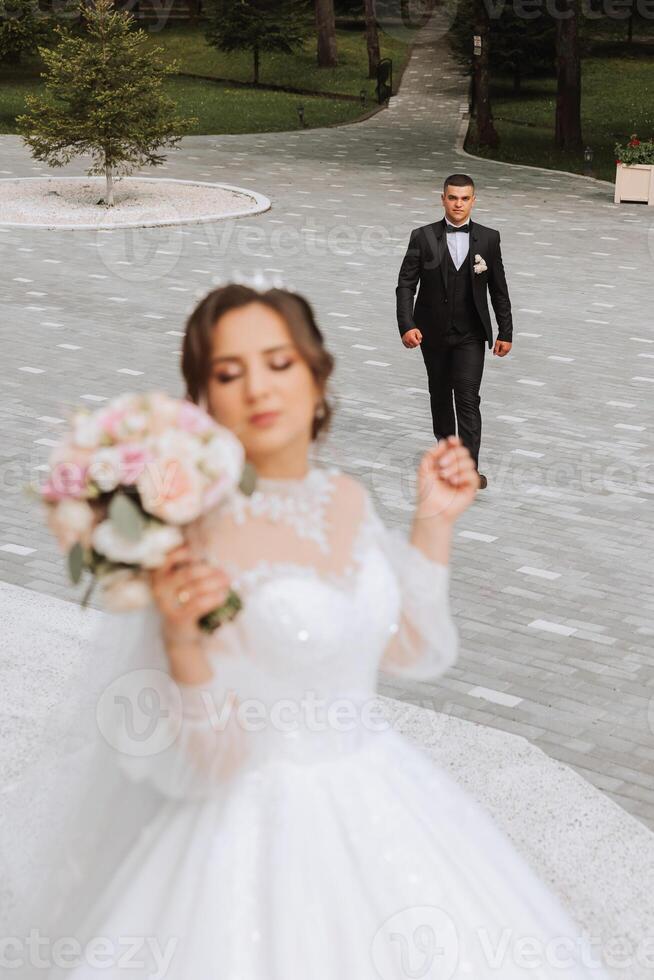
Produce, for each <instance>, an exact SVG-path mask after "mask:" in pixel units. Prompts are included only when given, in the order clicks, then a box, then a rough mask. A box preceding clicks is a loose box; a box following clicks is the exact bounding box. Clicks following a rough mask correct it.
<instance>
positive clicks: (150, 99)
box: [17, 0, 197, 207]
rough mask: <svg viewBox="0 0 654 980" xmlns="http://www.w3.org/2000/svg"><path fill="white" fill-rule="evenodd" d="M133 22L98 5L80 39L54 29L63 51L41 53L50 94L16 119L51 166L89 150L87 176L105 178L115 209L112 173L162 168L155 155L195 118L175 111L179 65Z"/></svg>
mask: <svg viewBox="0 0 654 980" xmlns="http://www.w3.org/2000/svg"><path fill="white" fill-rule="evenodd" d="M134 20H135V19H134V17H133V16H132V15H131V14H130V13H128V12H127V11H117V10H115V9H114V8H113V4H112V0H96V2H95V6H90V7H87V8H86V9H85V12H84V26H85V28H86V30H85V32H84V33H83V34H82V35H73V34H72V33H70V32H69V30H68V29H67V28H63V27H61V26H58V27H56V28H55V32H56V33H57V34H58V36H59V43H58V44H57V46H56V47H55V48H53V49H51V50H49V49H47V48H39V53H40V55H41V57H42V58H43V61H44V63H45V66H46V70H45V71H44V72H43V74H42V77H43V79H44V81H45V94H44V95H43V96H28V97H27V98H26V104H27V112H26V113H25V114H24V115H22V116H19V117H18V119H17V123H18V126H19V132H20V133H21V135H22V136H23V139H24V141H25V143H26V144H27V145H28V146H29V148H30V150H31V152H32V156H33V157H34V158H35V159H36V160H43V161H44V162H45V163H47V164H48V166H51V167H62V166H65V164H67V163H68V162H69V161H70V160H71V159H72V158H73V157H75V156H78V155H79V154H82V153H89V154H90V155H91V157H92V158H93V164H92V166H91V167H90V168H89V169H88V170H87V173H88V174H104V176H105V177H106V195H105V199H104V203H105V204H106V205H107V206H109V207H112V206H113V203H114V185H113V181H114V176H116V175H118V174H129V173H131V172H132V171H133V170H134V169H135V168H136V167H143V166H145V165H146V164H150V165H151V166H158V165H160V164H162V163H163V162H164V161H165V159H166V158H165V156H164V155H163V154H161V153H159V152H157V151H158V150H159V149H160V148H161V147H163V146H175V145H176V144H177V143H178V142H179V140H180V139H181V138H182V136H183V135H184V134H185V133H186V132H187V131H188V129H189V128H190V127H191V126H192V125H193V124H194V123H195V122H196V121H197V120H196V119H194V118H187V119H184V118H182V117H180V116H178V115H177V114H176V105H175V103H174V102H173V100H172V99H170V98H168V96H166V95H165V93H164V91H163V83H164V81H165V79H166V77H167V76H168V75H169V74H171V73H172V72H174V71H175V70H176V69H177V65H176V63H174V62H173V63H170V64H166V63H165V62H164V61H163V58H162V55H163V49H162V48H154V49H153V48H151V47H150V46H149V44H147V39H148V36H147V34H146V32H145V31H142V30H133V29H132V28H133V24H134Z"/></svg>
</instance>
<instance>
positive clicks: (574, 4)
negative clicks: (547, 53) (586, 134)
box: [554, 0, 583, 152]
mask: <svg viewBox="0 0 654 980" xmlns="http://www.w3.org/2000/svg"><path fill="white" fill-rule="evenodd" d="M558 9H559V15H558V17H557V21H556V121H555V127H554V142H555V144H556V146H558V147H560V148H561V149H564V150H573V151H575V152H580V151H581V148H582V146H583V140H582V135H581V53H580V47H579V3H578V0H562V7H559V8H558ZM564 15H565V16H564Z"/></svg>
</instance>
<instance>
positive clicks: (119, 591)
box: [102, 568, 152, 612]
mask: <svg viewBox="0 0 654 980" xmlns="http://www.w3.org/2000/svg"><path fill="white" fill-rule="evenodd" d="M102 597H103V601H104V605H105V607H106V608H107V609H108V610H109V611H110V612H131V611H132V610H133V609H143V608H145V606H148V605H149V604H150V602H151V601H152V592H151V591H150V585H149V582H148V579H147V577H146V576H145V575H139V574H138V573H134V572H130V571H129V570H128V569H124V568H121V569H118V571H116V572H111V573H110V574H109V575H106V576H104V577H103V579H102Z"/></svg>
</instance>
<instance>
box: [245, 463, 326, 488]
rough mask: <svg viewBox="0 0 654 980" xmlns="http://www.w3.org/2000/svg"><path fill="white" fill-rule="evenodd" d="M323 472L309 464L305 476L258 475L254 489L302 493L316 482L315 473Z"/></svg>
mask: <svg viewBox="0 0 654 980" xmlns="http://www.w3.org/2000/svg"><path fill="white" fill-rule="evenodd" d="M322 472H323V470H321V469H320V468H319V467H317V466H309V469H308V471H307V472H306V473H305V474H304V476H257V479H256V483H255V487H254V489H255V492H259V493H286V492H288V493H295V494H297V493H302V492H303V491H304V490H305V488H306V487H309V486H311V485H312V484H313V483H315V482H316V475H315V474H316V473H322Z"/></svg>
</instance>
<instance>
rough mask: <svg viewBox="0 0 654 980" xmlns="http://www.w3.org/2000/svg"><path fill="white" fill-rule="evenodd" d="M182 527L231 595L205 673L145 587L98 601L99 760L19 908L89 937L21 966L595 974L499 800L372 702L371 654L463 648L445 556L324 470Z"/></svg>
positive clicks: (447, 656) (395, 658)
mask: <svg viewBox="0 0 654 980" xmlns="http://www.w3.org/2000/svg"><path fill="white" fill-rule="evenodd" d="M193 544H194V547H195V548H196V549H197V551H198V553H199V554H203V555H204V556H205V557H207V558H210V559H211V560H212V561H214V562H215V563H216V564H217V565H220V566H222V567H224V568H226V569H227V570H228V572H229V573H230V574H231V576H232V583H233V586H234V588H235V589H236V590H237V591H238V592H239V594H240V596H241V598H242V601H243V608H242V610H241V611H240V612H239V613H238V615H237V616H236V618H235V619H234V620H232V621H231V622H229V623H227V624H224V625H223V626H222V627H220V628H219V629H218V630H217V631H216V632H215V633H214V634H213V635H211V636H210V637H207V639H206V640H205V643H206V650H207V653H208V655H209V658H210V662H211V664H212V668H213V671H214V677H213V680H212V681H211V682H210V683H207V684H205V685H200V686H191V685H179V684H175V683H173V682H172V680H171V679H170V677H169V675H168V673H167V671H166V659H165V656H164V654H163V651H162V647H161V641H160V636H159V620H158V616H157V614H156V612H155V611H154V608H153V607H151V608H150V610H148V611H147V612H145V613H143V612H141V613H130V614H123V615H122V616H115V615H114V616H113V617H108V618H110V619H113V621H114V624H115V622H116V621H118V620H120V621H121V622H122V627H121V629H122V632H121V631H120V629H118V628H117V627H116V626H115V625H114V626H112V627H111V628H110V629H108V631H107V630H105V631H104V632H103V637H104V643H105V650H104V654H103V656H104V657H105V658H107V662H109V661H111V660H112V658H113V659H114V660H115V662H116V663H117V664H121V666H120V667H119V669H118V671H114V676H113V686H110V687H107V685H106V684H104V694H103V695H102V698H101V699H100V703H99V705H98V707H97V710H96V717H97V722H98V724H99V728H100V731H101V733H102V736H103V739H102V740H103V741H104V748H103V751H104V755H103V757H102V758H103V761H102V764H101V774H100V773H98V771H97V769H98V766H99V765H100V763H99V762H98V761H97V757H96V758H95V761H93V757H91V759H90V760H89V761H88V766H89V768H88V772H90V773H92V775H93V779H94V780H95V781H96V783H95V792H93V793H91V794H90V796H91V800H90V802H89V800H88V799H87V801H86V803H83V804H75V807H74V808H73V807H72V806H71V812H72V810H73V809H74V810H75V814H76V815H77V820H78V828H77V830H76V831H75V832H73V831H71V830H70V822H69V819H62V820H61V822H60V823H61V826H60V828H59V830H58V834H59V839H60V841H61V844H60V846H59V847H58V848H55V850H57V851H58V853H57V854H56V855H55V856H54V857H53V856H52V849H53V842H54V841H55V840H56V839H57V837H56V835H55V834H53V835H52V837H51V840H50V852H49V853H50V857H49V859H48V862H46V863H49V865H50V866H51V872H52V873H51V879H52V885H51V886H50V887H48V886H47V885H46V884H45V883H44V887H43V889H41V890H40V894H39V898H38V899H37V900H36V901H35V902H34V905H33V908H34V911H33V912H32V916H33V918H32V919H31V920H29V922H30V924H33V923H34V922H42V923H43V924H44V927H45V926H46V924H47V925H48V926H49V928H50V930H52V929H54V928H55V924H57V925H56V928H57V929H58V930H59V931H57V932H52V931H50V936H51V937H52V936H53V935H58V936H62V935H67V936H69V937H70V936H71V935H72V936H74V937H76V939H77V941H78V943H79V944H80V947H79V948H83V949H84V950H86V952H85V953H84V955H83V956H78V958H77V959H75V956H72V957H71V959H70V961H68V960H66V961H65V965H62V961H61V957H60V960H59V961H57V962H58V963H59V965H58V966H56V965H52V966H51V967H50V969H49V971H47V970H46V971H45V972H44V971H43V969H41V970H40V971H39V970H38V969H37V970H35V971H34V974H33V975H34V976H40V977H44V976H45V977H48V978H51V977H52V978H54V977H56V978H60V977H61V978H63V977H67V978H69V980H91V978H94V980H95V978H100V977H102V978H104V980H116V978H119V977H120V978H122V980H124V978H128V977H129V978H139V980H142V978H144V977H151V978H152V977H157V978H163V977H165V978H166V980H373V978H374V980H380V978H381V980H404V978H408V977H420V978H438V980H491V978H492V980H498V978H501V980H518V978H519V980H527V978H530V980H554V978H556V980H590V978H591V977H592V978H593V980H605V978H606V974H605V973H604V972H603V970H602V969H601V968H599V966H598V965H597V964H595V965H594V966H593V965H590V964H587V963H586V961H585V959H584V956H583V955H582V952H581V950H582V944H581V943H580V929H579V928H578V927H577V926H576V925H575V924H574V923H573V922H572V921H571V920H570V919H569V918H568V916H567V913H565V912H564V910H563V908H562V906H561V905H560V904H559V902H558V899H556V898H555V897H554V896H553V894H552V893H551V892H550V891H549V890H548V889H547V888H546V887H545V885H544V884H543V883H542V882H541V881H540V880H539V879H538V878H537V877H536V876H535V874H534V872H533V871H532V870H531V868H530V867H529V866H528V864H527V863H526V861H525V860H524V859H523V858H522V857H521V856H520V855H519V854H518V853H517V852H516V851H515V850H514V848H513V846H512V845H511V843H510V842H509V840H508V839H507V838H506V837H505V836H504V835H503V833H502V832H501V831H500V830H499V828H498V827H497V825H496V824H495V823H494V822H493V821H492V819H491V818H490V816H489V815H487V814H486V813H485V811H483V810H482V809H481V808H480V806H479V805H478V804H477V803H476V802H475V801H474V800H473V799H472V798H471V797H469V796H468V795H467V794H466V793H465V792H464V791H463V790H462V789H461V788H460V787H459V786H458V785H457V784H456V783H455V782H454V780H453V779H452V777H450V776H449V774H447V773H446V772H445V771H442V770H440V769H439V768H437V767H435V766H434V764H433V763H432V762H431V761H430V760H429V759H428V757H427V755H426V754H425V753H423V752H422V750H421V749H419V748H418V747H416V746H415V745H414V744H413V743H411V742H410V741H409V740H408V739H405V738H404V737H403V736H401V735H400V734H399V733H397V732H396V731H394V730H393V729H391V728H389V727H388V725H386V724H384V723H383V721H382V719H381V715H379V713H378V712H376V711H374V710H371V709H372V708H373V707H374V705H375V703H376V698H375V691H376V678H377V671H378V669H381V670H383V671H385V672H387V673H392V674H395V675H404V676H407V677H411V678H425V679H431V680H433V679H435V678H437V677H438V676H439V675H440V674H442V673H443V672H444V671H445V670H446V669H447V668H448V666H450V665H451V664H452V663H453V661H454V660H455V658H456V656H457V632H456V629H455V626H454V624H453V621H452V619H451V616H450V612H449V603H448V575H449V572H448V569H447V568H446V567H445V566H443V565H440V564H437V563H435V562H433V561H431V560H429V559H427V558H426V557H425V556H424V554H423V553H422V552H421V551H419V550H418V549H417V548H415V547H414V546H413V545H411V544H410V543H409V541H408V538H407V535H406V533H404V532H402V531H400V530H399V529H392V530H390V529H388V528H386V527H385V526H384V524H383V523H382V521H381V520H380V518H379V516H378V514H377V512H376V510H375V508H374V505H373V503H372V499H371V497H370V495H369V493H368V492H367V490H366V489H365V488H364V486H363V485H362V484H361V483H359V482H358V481H356V480H354V479H353V478H351V477H349V476H348V475H347V474H344V473H341V472H340V471H339V470H338V469H336V468H329V469H323V468H318V467H312V468H311V469H310V471H309V473H308V475H307V476H306V477H303V478H300V479H272V478H267V479H262V480H260V481H259V483H258V486H257V490H256V491H255V493H254V494H253V495H252V496H251V497H249V498H247V497H245V496H243V495H241V494H240V493H239V494H238V495H237V496H236V498H235V499H234V501H233V503H232V505H231V506H230V507H229V508H226V509H224V510H220V511H218V510H217V511H214V512H213V513H212V514H211V515H209V517H208V518H206V519H204V520H203V521H202V522H201V523H199V524H198V525H196V527H195V528H194V534H193ZM97 669H100V664H99V662H98V664H97ZM103 683H104V682H103ZM145 695H147V697H146V696H145ZM153 697H154V701H153V700H152V699H153ZM153 705H154V706H156V708H157V711H156V712H154V711H153ZM230 707H231V711H227V710H226V709H227V708H230ZM139 712H140V714H139ZM153 718H154V719H155V720H156V724H155V725H154V727H153V726H152V725H150V726H149V727H148V724H147V723H148V722H149V721H151V720H152V719H153ZM146 729H147V731H146ZM87 748H88V747H86V746H83V745H78V746H77V750H78V751H79V752H80V753H83V752H85V751H86V750H87ZM89 778H90V777H89ZM109 785H112V786H113V789H112V790H111V791H109V790H108V789H107V787H108V786H109ZM105 791H106V792H105ZM68 795H69V796H70V794H68ZM87 796H88V793H87ZM80 799H81V797H80ZM68 802H69V805H70V799H69V801H68ZM80 814H83V816H80ZM126 828H129V829H128V830H126ZM31 897H32V898H34V895H33V894H32V895H31ZM39 912H40V915H39ZM61 930H65V931H61ZM97 937H102V938H103V940H104V945H103V946H102V948H101V951H100V953H98V950H97V948H96V947H92V945H90V944H91V940H92V939H93V940H95V939H96V938H97ZM91 949H92V954H91V953H89V950H91ZM94 957H95V958H94ZM10 975H17V976H20V977H21V980H22V978H23V977H24V976H25V977H27V976H31V975H32V974H31V973H30V972H29V969H24V970H23V971H22V972H21V971H18V973H14V974H10Z"/></svg>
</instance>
